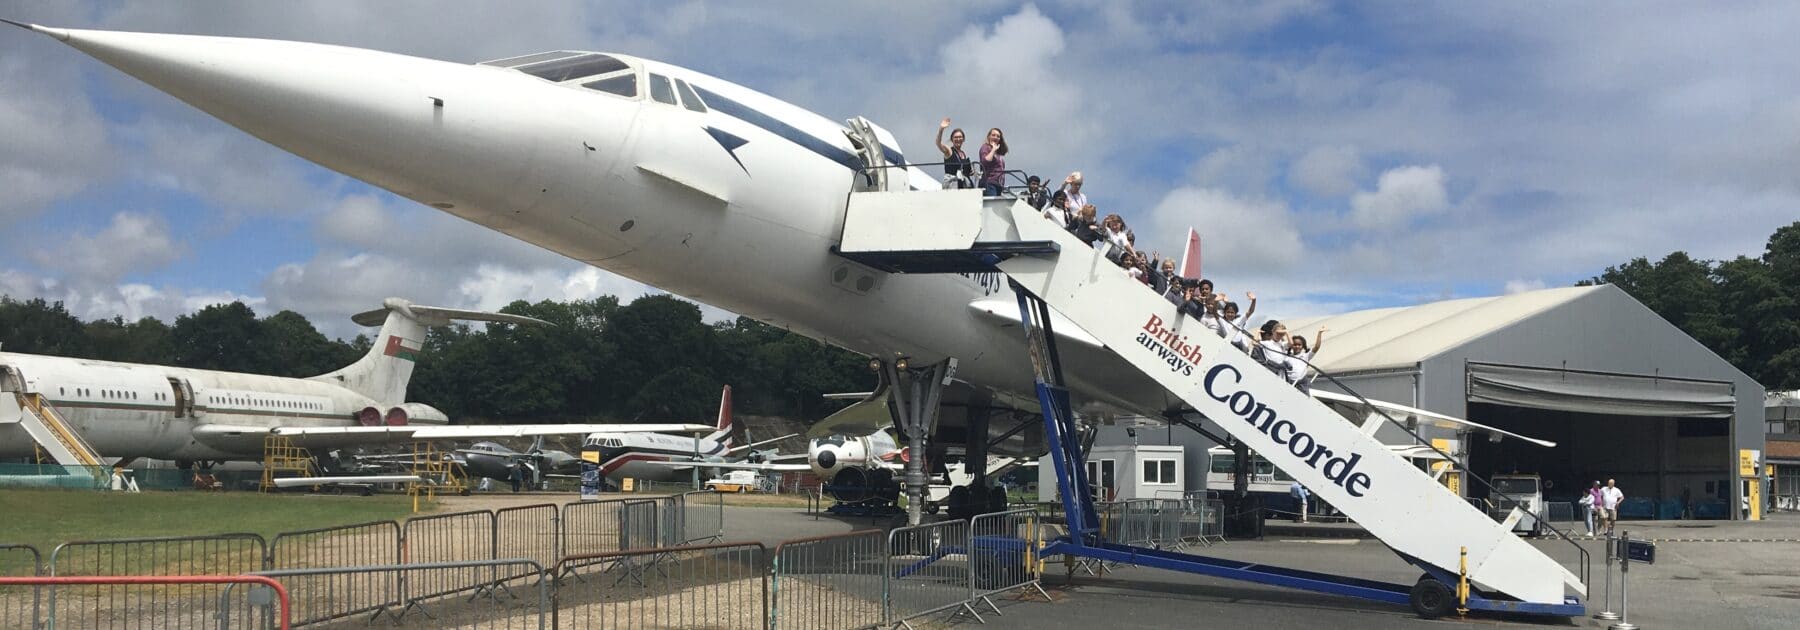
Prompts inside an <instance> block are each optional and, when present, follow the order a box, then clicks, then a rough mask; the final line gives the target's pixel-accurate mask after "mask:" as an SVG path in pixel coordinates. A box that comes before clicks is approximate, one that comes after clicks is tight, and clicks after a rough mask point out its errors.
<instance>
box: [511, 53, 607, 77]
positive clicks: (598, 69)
mask: <svg viewBox="0 0 1800 630" xmlns="http://www.w3.org/2000/svg"><path fill="white" fill-rule="evenodd" d="M628 67H629V66H627V65H625V62H623V61H619V60H618V59H615V58H613V57H611V56H608V55H601V54H587V55H581V56H579V57H570V58H567V59H557V60H554V61H543V62H539V63H534V64H531V65H528V66H523V67H520V68H519V71H520V72H523V73H525V74H529V75H531V76H534V77H537V78H540V79H543V80H545V81H549V82H552V83H562V82H564V81H573V80H575V79H580V78H582V77H591V76H594V75H597V74H606V73H608V72H617V71H620V70H624V69H626V68H628Z"/></svg>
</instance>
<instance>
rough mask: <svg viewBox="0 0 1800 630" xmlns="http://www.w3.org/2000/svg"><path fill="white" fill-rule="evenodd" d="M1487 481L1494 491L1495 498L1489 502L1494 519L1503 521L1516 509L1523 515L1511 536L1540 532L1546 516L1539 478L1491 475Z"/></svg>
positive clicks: (1534, 476)
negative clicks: (1491, 483) (1491, 484)
mask: <svg viewBox="0 0 1800 630" xmlns="http://www.w3.org/2000/svg"><path fill="white" fill-rule="evenodd" d="M1489 481H1491V482H1493V484H1494V490H1495V494H1494V496H1492V497H1489V499H1488V500H1489V503H1490V504H1491V505H1493V510H1494V512H1493V514H1494V518H1495V519H1499V520H1505V519H1506V517H1507V516H1508V515H1509V514H1511V513H1512V509H1513V508H1515V507H1516V508H1519V510H1520V511H1522V512H1524V513H1525V514H1524V516H1522V517H1520V518H1519V522H1517V523H1514V524H1513V529H1512V530H1513V532H1514V533H1524V534H1528V535H1531V536H1537V535H1538V534H1539V533H1541V532H1542V531H1543V529H1544V518H1545V517H1546V516H1547V514H1545V509H1546V506H1545V504H1544V480H1543V479H1542V478H1539V477H1538V476H1537V475H1526V474H1511V475H1494V476H1493V477H1492V478H1490V479H1489ZM1500 495H1506V496H1500ZM1507 497H1511V498H1507Z"/></svg>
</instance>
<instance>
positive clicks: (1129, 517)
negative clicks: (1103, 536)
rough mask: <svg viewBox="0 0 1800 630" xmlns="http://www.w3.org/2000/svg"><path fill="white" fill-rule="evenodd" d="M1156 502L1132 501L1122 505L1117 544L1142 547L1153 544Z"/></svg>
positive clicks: (1147, 500) (1151, 500)
mask: <svg viewBox="0 0 1800 630" xmlns="http://www.w3.org/2000/svg"><path fill="white" fill-rule="evenodd" d="M1154 502H1155V499H1132V500H1129V501H1124V502H1123V503H1121V505H1120V508H1119V522H1118V528H1117V531H1118V533H1117V534H1116V536H1115V540H1116V541H1117V542H1119V543H1120V544H1124V545H1140V546H1148V545H1150V544H1151V542H1152V540H1151V538H1152V535H1153V534H1154V527H1153V521H1154V519H1155V513H1154V512H1153V511H1152V504H1153V503H1154Z"/></svg>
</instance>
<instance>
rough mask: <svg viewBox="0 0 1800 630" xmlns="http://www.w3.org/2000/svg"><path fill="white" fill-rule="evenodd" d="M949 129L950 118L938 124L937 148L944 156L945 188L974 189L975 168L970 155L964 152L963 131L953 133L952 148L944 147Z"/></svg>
mask: <svg viewBox="0 0 1800 630" xmlns="http://www.w3.org/2000/svg"><path fill="white" fill-rule="evenodd" d="M949 128H950V119H949V118H945V119H944V121H943V122H940V123H938V132H937V148H938V151H939V152H941V153H943V154H944V188H974V187H975V180H974V176H975V168H974V165H973V163H971V162H970V161H969V154H967V153H964V152H963V148H962V147H963V130H962V129H956V130H954V131H951V132H950V146H944V130H945V129H949Z"/></svg>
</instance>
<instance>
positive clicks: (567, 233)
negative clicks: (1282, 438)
mask: <svg viewBox="0 0 1800 630" xmlns="http://www.w3.org/2000/svg"><path fill="white" fill-rule="evenodd" d="M14 24H16V25H18V26H21V27H24V28H28V29H31V30H34V31H37V32H39V33H42V34H44V35H48V36H50V37H52V38H55V39H56V40H59V41H61V42H63V43H66V44H68V45H69V46H72V47H74V48H76V49H78V50H80V51H82V52H84V53H86V54H88V55H90V56H92V57H94V58H95V59H98V60H100V61H101V62H104V63H106V64H107V65H110V66H112V67H114V68H117V69H119V70H120V71H123V72H125V73H127V74H130V75H132V76H134V77H137V78H138V79H140V80H143V81H144V82H146V83H148V84H150V85H151V86H154V87H156V88H157V89H160V90H162V91H164V92H166V93H168V94H170V95H172V96H174V97H176V98H178V99H181V100H183V101H185V102H187V103H189V104H191V105H193V106H194V107H197V108H199V109H201V110H203V111H205V112H207V113H209V114H211V115H213V116H214V117H217V118H219V119H220V120H222V121H225V122H226V123H228V124H231V125H233V126H235V127H237V128H239V129H242V130H244V131H245V132H247V133H250V134H251V135H254V136H256V137H258V138H261V139H263V140H265V141H267V142H269V143H271V144H274V145H276V146H278V147H280V148H282V149H284V150H287V151H289V152H292V153H294V154H296V155H299V156H301V157H303V158H306V159H308V160H311V161H313V162H316V163H318V164H320V165H323V166H325V167H327V168H330V169H333V170H335V171H338V172H341V173H344V174H346V175H349V176H351V177H354V178H357V179H360V180H363V181H365V182H368V183H370V184H373V185H375V186H378V187H381V188H384V189H386V190H389V191H392V192H393V193H395V194H397V195H400V196H402V197H406V198H408V199H412V200H414V201H417V202H419V203H422V204H425V205H428V206H431V207H433V208H437V209H439V210H442V211H444V212H446V213H449V214H452V215H455V216H458V217H461V218H463V219H466V220H469V221H472V222H474V223H477V224H480V225H483V226H486V227H488V228H490V229H493V230H498V231H500V232H503V233H506V234H508V235H511V236H513V237H515V238H518V239H521V240H524V241H526V242H529V243H532V244H535V245H538V246H540V247H544V248H546V249H549V250H552V251H555V252H558V253H561V254H563V255H566V256H568V257H570V258H573V259H576V260H580V261H583V262H586V263H588V264H592V265H595V266H598V267H600V268H603V269H606V270H608V271H611V272H614V273H617V274H619V275H622V276H625V277H628V278H631V279H634V280H637V281H640V282H643V283H645V284H648V285H651V286H655V287H658V288H661V289H664V290H667V291H670V292H672V293H677V294H680V295H683V296H686V297H689V298H692V299H695V300H699V301H702V302H705V303H708V304H711V305H714V306H717V307H720V308H723V309H727V310H730V311H733V312H736V313H739V314H743V315H746V316H749V317H752V318H755V319H758V320H761V321H764V322H767V323H770V324H772V325H776V326H780V327H785V328H788V329H790V330H793V331H795V332H798V333H800V334H804V335H806V336H809V337H812V338H814V339H819V340H821V341H824V342H827V343H831V344H833V345H837V346H839V347H843V348H846V349H849V350H851V351H854V352H858V353H861V354H864V355H867V356H869V357H871V362H872V364H873V365H872V367H875V368H877V371H879V372H881V373H882V374H884V375H887V376H888V377H889V378H888V379H887V380H889V381H892V380H896V379H897V378H900V377H898V376H895V375H904V374H906V373H907V369H906V368H907V367H910V368H911V369H912V370H913V371H914V372H916V373H921V374H922V373H923V372H918V370H919V368H920V367H921V366H940V367H939V370H940V371H938V372H935V373H932V374H933V375H934V376H932V377H929V378H926V379H925V380H928V381H936V382H926V383H925V385H926V387H925V391H923V392H921V391H920V390H917V389H911V388H907V387H900V386H896V387H894V388H893V391H895V392H903V391H907V392H912V393H910V394H908V395H907V396H908V397H909V398H910V399H912V400H908V401H905V402H904V403H903V404H890V403H888V402H887V401H874V400H870V401H865V402H864V403H859V405H860V406H863V407H875V406H877V405H878V406H879V407H880V409H879V410H880V411H882V412H884V413H885V412H886V411H887V410H888V409H893V410H896V411H898V410H899V409H901V408H903V407H919V406H931V405H933V403H934V402H935V403H936V407H935V408H934V409H933V411H935V412H937V415H936V417H935V427H934V429H935V431H936V434H935V435H933V436H931V437H934V438H936V439H937V440H938V441H939V442H940V443H967V444H970V445H974V443H975V442H977V441H979V440H973V439H971V437H972V436H974V435H975V434H977V433H981V430H980V427H983V426H985V427H987V432H986V433H985V435H990V436H992V440H991V441H992V444H988V445H983V446H984V448H986V447H991V448H992V449H993V452H995V453H997V454H1002V455H1013V456H1024V457H1032V456H1035V455H1037V454H1040V453H1042V452H1043V450H1044V440H1043V437H1042V425H1041V424H1040V422H1039V420H1037V419H1036V418H1035V416H1034V415H1033V414H1035V413H1036V411H1037V403H1036V398H1035V395H1034V393H1033V374H1032V369H1031V364H1030V363H1029V362H1028V361H1027V360H1025V358H1026V356H1027V350H1026V344H1025V343H1024V338H1023V336H1022V334H1021V332H1020V328H1019V325H1018V322H1019V318H1018V315H1019V310H1018V306H1017V303H1016V302H1015V299H1014V295H1013V293H1012V291H1011V289H1010V288H1009V287H1008V286H1007V285H1006V283H1005V281H1004V280H1003V279H1002V278H1000V277H999V276H997V275H994V274H973V275H931V274H927V275H907V274H890V273H886V272H883V271H880V270H877V269H874V268H871V267H867V266H864V265H862V264H858V263H857V262H854V261H851V260H848V259H846V258H843V257H840V256H838V255H835V254H834V246H835V245H837V244H838V242H839V241H840V234H841V231H842V229H843V225H844V216H845V208H846V205H847V200H848V197H849V195H850V193H852V192H853V191H856V190H861V189H864V187H865V185H866V184H865V183H864V182H866V181H867V179H868V178H869V177H870V176H872V175H874V174H875V173H871V172H869V171H867V170H865V167H866V165H870V164H893V165H905V164H907V163H908V157H907V156H906V155H905V153H904V152H903V151H902V150H901V148H900V143H898V142H897V141H896V139H895V138H894V137H893V136H892V135H891V134H889V133H888V132H887V131H885V130H883V129H882V128H880V127H879V126H878V125H875V124H874V123H872V122H869V121H867V120H865V119H862V118H857V119H853V120H851V121H849V122H848V124H846V123H840V122H837V121H834V120H832V119H829V118H826V117H824V116H820V115H818V114H815V113H813V112H810V111H807V110H806V109H804V108H802V107H800V106H797V105H794V104H790V103H787V102H784V101H781V100H779V99H776V98H774V97H771V96H768V95H765V94H762V93H760V92H757V91H755V90H752V89H749V88H746V87H743V86H740V85H737V84H734V83H732V82H729V81H726V80H723V79H719V78H717V77H712V76H708V75H706V74H702V73H700V72H696V71H693V70H689V69H686V68H681V67H677V66H673V65H670V64H666V63H661V62H657V61H653V60H649V59H643V58H639V57H634V56H630V55H623V54H613V53H597V52H580V51H550V52H543V53H537V54H530V55H523V56H518V57H512V58H507V59H500V60H495V61H489V62H483V63H477V64H466V63H456V62H448V61H439V60H433V59H424V58H419V57H412V56H407V55H399V54H392V53H385V52H379V51H373V50H366V49H357V48H348V47H342V46H331V45H323V44H312V43H302V42H290V41H275V40H263V39H244V38H230V37H209V36H194V35H171V34H153V33H130V32H113V31H97V30H76V29H60V28H50V27H44V26H36V25H29V24H20V23H16V22H15V23H14ZM70 80H73V79H70ZM1017 145H1018V146H1019V147H1020V149H1021V150H1029V149H1026V148H1025V147H1028V146H1029V143H1028V142H1019V143H1017ZM877 147H879V148H877ZM934 160H935V158H932V159H921V160H917V161H918V162H930V161H934ZM880 175H881V176H882V177H884V178H885V179H886V180H887V181H888V182H889V184H888V185H889V186H893V187H896V188H898V187H900V186H905V187H907V188H911V189H917V190H930V189H936V188H938V187H939V184H938V182H937V180H936V179H935V178H934V177H933V176H931V175H930V174H928V173H927V172H925V171H924V170H922V169H920V168H916V167H911V166H901V167H897V168H895V169H894V170H891V171H885V172H882V173H880ZM1051 322H1052V323H1054V324H1055V326H1054V328H1055V332H1056V334H1057V335H1058V337H1059V339H1058V345H1059V347H1060V349H1061V353H1062V363H1063V365H1064V366H1066V367H1067V370H1068V371H1067V373H1066V374H1065V375H1064V377H1065V378H1064V382H1065V383H1066V384H1067V385H1068V387H1069V390H1070V392H1071V400H1072V401H1073V403H1074V405H1075V407H1076V410H1077V411H1079V412H1081V413H1083V414H1087V415H1089V416H1100V417H1106V416H1111V415H1114V414H1122V413H1130V414H1137V415H1144V416H1149V417H1165V416H1167V415H1168V414H1170V413H1177V414H1178V413H1182V412H1184V411H1187V410H1188V408H1187V406H1186V405H1185V404H1184V403H1182V402H1181V401H1180V400H1179V399H1178V398H1177V397H1176V396H1174V395H1171V394H1170V393H1169V392H1167V390H1165V389H1163V388H1162V387H1161V386H1160V385H1158V384H1157V383H1155V382H1154V381H1152V380H1151V379H1147V378H1144V377H1143V376H1142V375H1141V374H1140V373H1139V372H1138V371H1137V370H1136V369H1134V368H1132V367H1131V366H1130V364H1128V363H1127V362H1126V361H1125V360H1124V359H1122V358H1120V357H1119V356H1118V355H1117V354H1115V353H1113V352H1111V351H1109V350H1107V349H1106V348H1105V347H1104V346H1103V345H1102V344H1101V343H1100V342H1099V341H1098V340H1096V339H1095V338H1094V337H1093V336H1092V335H1089V334H1088V333H1086V332H1085V331H1082V330H1081V329H1080V328H1079V327H1077V326H1074V325H1072V324H1070V323H1069V322H1067V321H1066V320H1063V319H1061V316H1060V315H1057V314H1055V313H1052V314H1051ZM903 366H904V367H903ZM937 374H941V375H942V379H941V380H939V379H937V378H936V377H935V375H937ZM940 388H941V389H940ZM894 415H895V419H897V420H900V419H902V418H900V416H901V415H902V414H899V413H895V414H894ZM894 424H895V426H896V427H897V428H902V429H903V428H904V423H903V422H895V423H894ZM903 438H904V439H908V440H913V441H911V442H908V443H909V445H912V444H920V443H921V440H923V438H924V436H919V435H913V436H903Z"/></svg>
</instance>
